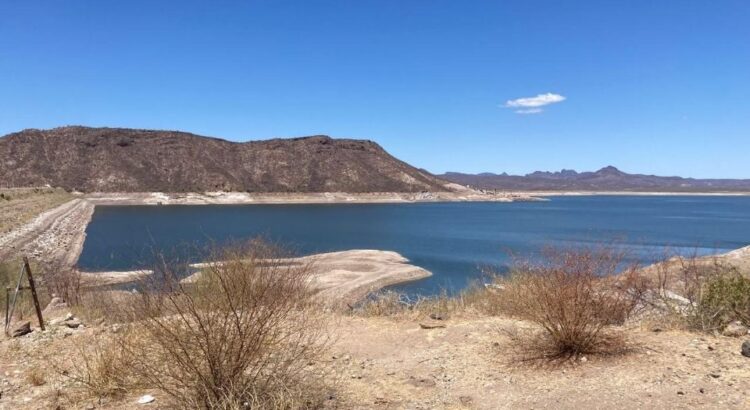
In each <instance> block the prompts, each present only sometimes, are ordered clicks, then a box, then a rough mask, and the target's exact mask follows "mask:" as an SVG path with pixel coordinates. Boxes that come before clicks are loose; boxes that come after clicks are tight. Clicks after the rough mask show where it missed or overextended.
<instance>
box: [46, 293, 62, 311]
mask: <svg viewBox="0 0 750 410" xmlns="http://www.w3.org/2000/svg"><path fill="white" fill-rule="evenodd" d="M67 307H68V304H67V303H65V301H64V300H62V298H58V297H56V296H55V297H53V298H52V300H50V301H49V303H48V304H47V307H46V308H44V311H43V313H50V312H53V311H55V310H59V309H67Z"/></svg>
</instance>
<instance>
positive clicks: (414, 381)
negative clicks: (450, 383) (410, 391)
mask: <svg viewBox="0 0 750 410" xmlns="http://www.w3.org/2000/svg"><path fill="white" fill-rule="evenodd" d="M406 383H408V384H411V385H412V386H415V387H435V386H436V385H437V383H435V380H433V379H429V378H426V377H414V376H411V377H409V380H407V381H406Z"/></svg>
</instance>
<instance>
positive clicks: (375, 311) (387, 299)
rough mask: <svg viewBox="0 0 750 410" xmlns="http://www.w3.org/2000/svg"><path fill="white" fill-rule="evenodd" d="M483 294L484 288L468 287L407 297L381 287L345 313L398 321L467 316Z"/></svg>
mask: <svg viewBox="0 0 750 410" xmlns="http://www.w3.org/2000/svg"><path fill="white" fill-rule="evenodd" d="M486 297H487V293H486V292H485V289H484V288H483V287H479V286H470V287H469V289H467V290H465V291H463V292H461V293H459V294H457V295H453V296H449V295H448V294H447V292H445V291H442V292H441V293H440V294H439V295H437V296H410V295H407V294H404V293H401V292H396V291H392V290H382V291H378V292H374V293H372V294H370V295H368V296H367V298H366V299H365V300H364V301H363V302H361V303H359V304H357V305H356V306H354V307H352V309H351V310H349V311H348V313H349V314H352V315H355V316H360V317H388V318H393V319H397V320H418V319H422V318H425V317H432V318H440V319H441V320H446V319H448V318H450V317H452V316H454V315H461V316H467V315H471V314H472V313H475V312H477V311H479V310H481V309H482V308H481V305H482V304H483V302H484V301H485V300H486Z"/></svg>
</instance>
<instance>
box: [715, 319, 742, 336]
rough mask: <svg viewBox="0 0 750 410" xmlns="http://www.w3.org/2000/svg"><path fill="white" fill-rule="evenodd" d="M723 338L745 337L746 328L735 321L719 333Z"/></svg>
mask: <svg viewBox="0 0 750 410" xmlns="http://www.w3.org/2000/svg"><path fill="white" fill-rule="evenodd" d="M721 334H722V335H724V336H729V337H740V336H745V335H747V326H745V325H743V324H742V323H740V322H738V321H735V322H732V323H730V324H728V325H727V327H725V328H724V330H723V331H722V332H721Z"/></svg>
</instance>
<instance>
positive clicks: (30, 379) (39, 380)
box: [25, 367, 47, 386]
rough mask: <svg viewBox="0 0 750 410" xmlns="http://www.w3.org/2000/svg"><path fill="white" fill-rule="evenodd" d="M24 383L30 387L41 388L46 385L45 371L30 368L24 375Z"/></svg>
mask: <svg viewBox="0 0 750 410" xmlns="http://www.w3.org/2000/svg"><path fill="white" fill-rule="evenodd" d="M25 379H26V382H27V383H29V384H30V385H32V386H41V385H43V384H45V383H47V377H46V375H45V371H44V370H42V369H41V368H39V367H32V368H30V369H29V370H28V371H27V372H26V375H25Z"/></svg>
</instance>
